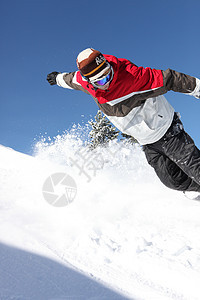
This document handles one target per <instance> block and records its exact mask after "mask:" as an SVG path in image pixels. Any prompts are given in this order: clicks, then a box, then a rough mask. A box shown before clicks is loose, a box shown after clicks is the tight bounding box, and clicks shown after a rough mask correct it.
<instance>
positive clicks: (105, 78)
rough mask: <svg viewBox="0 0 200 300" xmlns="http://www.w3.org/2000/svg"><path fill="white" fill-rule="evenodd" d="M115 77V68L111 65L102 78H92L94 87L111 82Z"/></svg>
mask: <svg viewBox="0 0 200 300" xmlns="http://www.w3.org/2000/svg"><path fill="white" fill-rule="evenodd" d="M112 79H113V68H112V66H110V68H109V69H108V70H107V71H106V72H105V73H104V75H103V76H102V77H101V78H97V79H96V80H92V81H91V84H92V85H93V86H94V87H97V88H98V87H100V86H104V85H106V84H107V83H108V82H110V81H111V80H112Z"/></svg>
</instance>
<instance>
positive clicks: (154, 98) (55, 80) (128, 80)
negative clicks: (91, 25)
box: [47, 48, 200, 192]
mask: <svg viewBox="0 0 200 300" xmlns="http://www.w3.org/2000/svg"><path fill="white" fill-rule="evenodd" d="M77 66H78V71H75V72H71V73H59V72H52V73H50V74H48V75H47V80H48V82H49V83H50V84H51V85H55V84H57V85H58V86H61V87H63V88H69V89H75V90H81V91H83V92H85V93H87V94H89V95H91V96H92V97H93V98H94V100H95V102H96V103H97V105H98V107H99V108H100V109H101V111H102V112H103V113H104V114H105V115H106V116H107V117H108V119H109V120H110V121H111V122H112V123H113V124H114V125H115V126H116V127H117V128H118V129H119V130H121V131H122V132H123V133H125V134H128V135H131V136H133V137H134V138H136V139H137V140H138V142H139V143H140V144H141V145H143V149H144V152H145V155H146V158H147V161H148V163H149V164H150V165H151V166H152V167H153V168H154V170H155V172H156V173H157V175H158V177H159V178H160V180H161V181H162V182H163V184H165V185H166V186H167V187H169V188H171V189H175V190H179V191H197V192H200V150H199V149H198V148H197V147H196V146H195V144H194V141H193V140H192V138H191V137H190V136H189V135H188V134H187V133H186V132H185V131H184V129H183V125H182V122H181V121H180V117H179V114H178V113H176V112H175V111H174V109H173V107H172V106H171V105H170V104H169V102H168V101H167V100H166V98H165V97H164V96H163V94H165V93H166V92H168V91H170V90H173V91H174V92H180V93H185V94H188V95H192V96H194V97H196V98H198V99H199V98H200V80H199V79H198V78H195V77H191V76H189V75H185V74H183V73H179V72H177V71H174V70H171V69H167V70H166V71H163V70H156V69H151V68H143V67H138V66H136V65H135V64H134V63H132V62H130V61H129V60H127V59H122V58H116V57H115V56H113V55H105V54H102V53H101V52H99V51H97V50H94V49H92V48H88V49H85V50H83V51H82V52H81V53H79V55H78V57H77Z"/></svg>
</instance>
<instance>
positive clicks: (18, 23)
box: [0, 0, 200, 153]
mask: <svg viewBox="0 0 200 300" xmlns="http://www.w3.org/2000/svg"><path fill="white" fill-rule="evenodd" d="M199 16H200V1H199V0H191V1H179V0H175V1H174V0H173V1H172V0H168V1H166V0H158V1H148V0H145V1H144V0H140V1H138V0H137V1H135V0H130V1H127V0H124V1H117V0H111V1H109V0H108V1H106V2H105V1H102V2H100V1H90V0H89V1H87V0H85V1H79V0H78V1H66V0H58V1H55V0H54V1H52V0H48V1H47V0H40V1H38V0H18V1H15V0H13V1H9V0H8V1H3V3H1V7H0V23H1V27H0V28H1V29H0V30H1V46H0V60H1V72H0V83H1V90H0V95H1V99H0V144H3V145H5V146H8V147H11V148H14V149H15V150H18V151H21V152H24V153H31V151H32V146H33V144H34V142H35V139H36V140H38V139H39V137H40V135H41V134H45V133H47V135H49V136H51V137H54V136H56V135H57V134H58V132H60V133H62V132H63V131H64V130H66V129H69V128H70V127H71V126H72V125H73V123H75V124H77V123H82V122H87V121H88V120H89V119H90V118H91V117H94V115H95V114H96V112H97V106H96V104H95V102H94V101H93V99H92V98H91V97H90V96H88V95H86V94H84V93H82V92H79V91H73V90H66V89H62V88H60V87H57V86H53V87H51V86H50V85H49V84H48V82H47V81H46V75H47V74H48V73H50V72H51V71H60V72H64V71H67V72H70V71H74V70H76V57H77V55H78V53H79V52H80V51H82V50H83V49H85V48H87V47H93V48H95V49H98V50H100V51H101V52H102V53H105V54H113V55H115V56H117V57H123V58H127V59H130V60H131V61H133V62H134V63H135V64H136V65H138V66H144V67H151V68H157V69H163V70H165V69H167V68H171V69H174V70H177V71H180V72H183V73H186V74H189V75H192V76H195V77H198V78H200V55H199V53H200V52H199V49H200V39H199ZM166 98H167V99H168V101H169V102H170V103H171V104H172V105H173V106H174V108H175V109H176V111H179V112H180V113H181V115H182V121H183V123H184V126H185V129H186V131H187V132H188V133H189V134H190V135H191V136H192V137H193V138H194V140H195V142H196V144H197V146H198V147H200V138H199V128H200V117H199V112H200V101H199V100H197V99H195V98H194V97H189V96H186V95H183V94H178V93H174V92H169V93H168V94H167V95H166Z"/></svg>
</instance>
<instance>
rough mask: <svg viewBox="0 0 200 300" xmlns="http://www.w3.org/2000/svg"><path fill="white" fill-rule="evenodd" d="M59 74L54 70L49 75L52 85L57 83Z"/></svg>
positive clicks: (48, 79) (48, 78)
mask: <svg viewBox="0 0 200 300" xmlns="http://www.w3.org/2000/svg"><path fill="white" fill-rule="evenodd" d="M58 74H59V72H52V73H50V74H48V75H47V81H48V82H49V83H50V85H54V84H57V82H56V77H57V75H58Z"/></svg>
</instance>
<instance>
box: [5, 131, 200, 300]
mask: <svg viewBox="0 0 200 300" xmlns="http://www.w3.org/2000/svg"><path fill="white" fill-rule="evenodd" d="M36 150H37V151H36V154H35V157H31V156H28V155H24V154H21V153H18V152H15V151H14V150H12V149H8V148H5V147H3V146H0V185H1V190H0V242H1V245H0V254H1V262H0V299H1V300H2V299H15V300H19V299H20V300H22V299H23V300H25V299H31V300H33V299H34V300H35V299H37V300H40V299H41V300H46V299H56V300H64V299H77V300H78V299H99V300H100V299H106V300H107V299H108V300H112V299H113V300H114V299H135V300H136V299H137V300H139V299H147V300H149V299H159V300H160V299H161V300H162V299H188V300H193V299H199V298H200V296H199V295H200V238H199V236H200V217H199V216H200V202H197V201H191V200H188V199H186V198H185V197H184V196H183V195H182V193H179V192H176V191H172V190H169V189H167V188H166V187H164V186H163V185H162V184H161V183H160V182H159V180H158V179H157V178H156V176H155V174H154V171H153V170H152V169H151V168H150V167H149V166H148V164H147V163H146V160H145V157H144V153H143V152H142V151H141V149H140V147H138V146H136V147H135V146H130V145H126V146H125V145H124V144H122V143H120V144H115V143H114V142H113V143H112V144H110V146H109V148H107V149H98V150H97V151H96V152H93V154H89V155H88V154H87V153H86V152H85V148H84V144H83V143H82V141H81V140H80V139H77V138H75V137H74V136H73V135H70V134H68V135H64V136H61V137H57V139H56V140H55V141H54V142H52V143H50V144H48V143H45V142H42V143H39V144H38V145H37V148H36ZM81 160H82V161H81ZM83 162H84V168H83V167H82V169H81V168H79V167H78V164H79V166H80V165H81V163H82V165H83ZM60 172H62V173H65V174H68V175H70V176H71V177H73V179H74V180H75V182H76V184H77V195H76V197H75V199H74V201H73V202H72V203H70V204H69V205H66V206H64V207H55V206H52V205H50V204H49V203H47V201H46V200H45V199H44V197H43V193H42V190H43V188H44V186H43V185H44V182H45V181H46V179H47V178H48V177H49V176H50V175H52V174H57V173H60ZM59 192H60V193H63V191H62V190H59V189H57V190H56V193H59Z"/></svg>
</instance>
